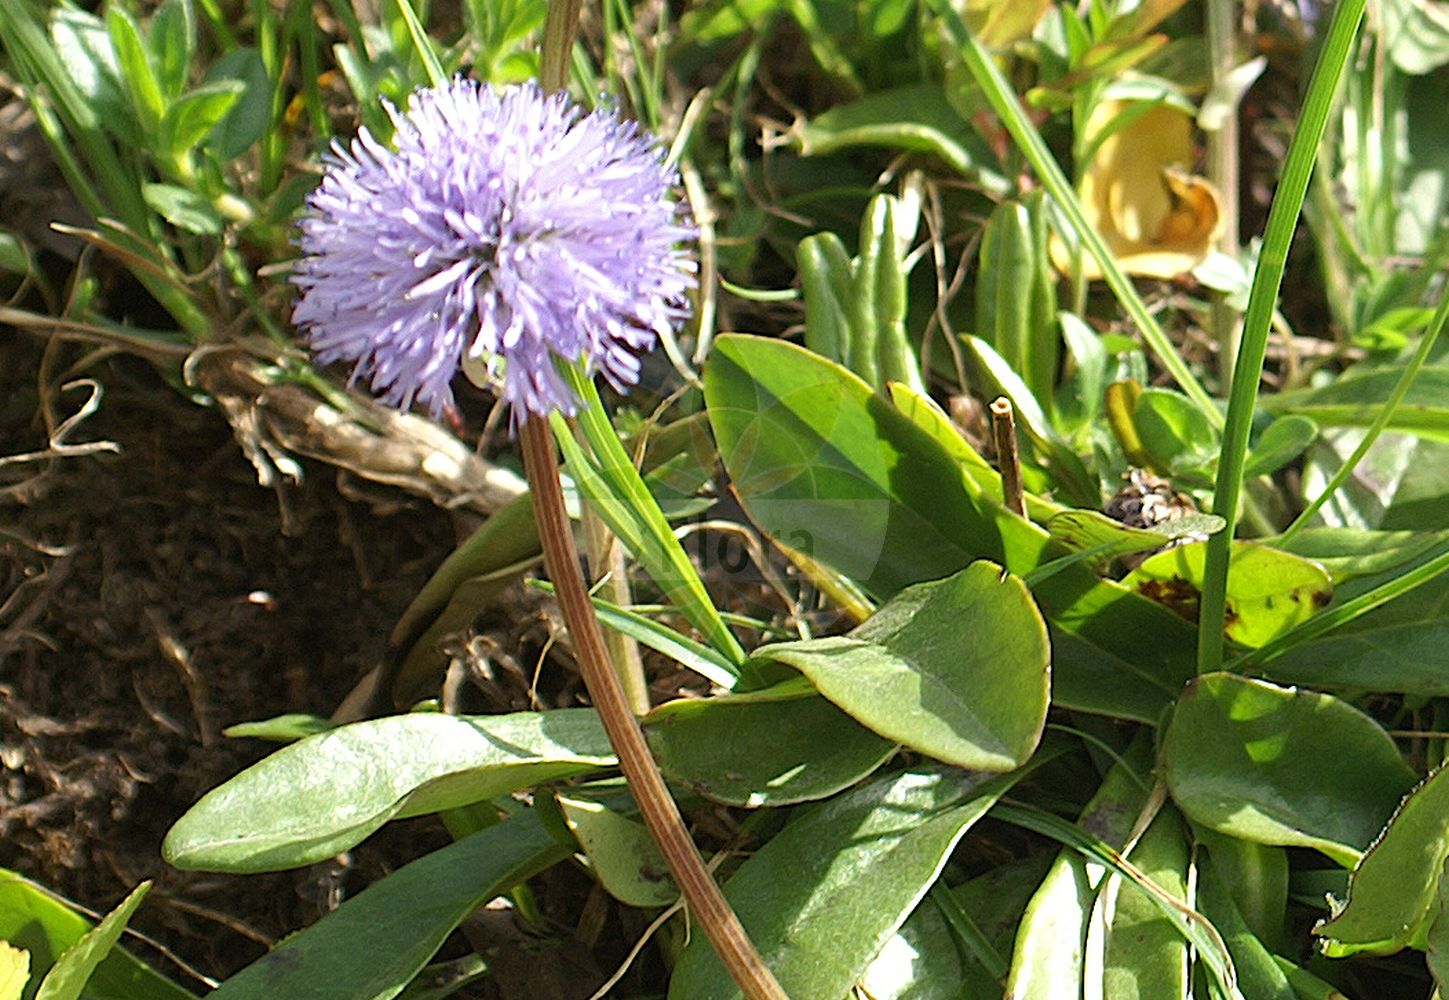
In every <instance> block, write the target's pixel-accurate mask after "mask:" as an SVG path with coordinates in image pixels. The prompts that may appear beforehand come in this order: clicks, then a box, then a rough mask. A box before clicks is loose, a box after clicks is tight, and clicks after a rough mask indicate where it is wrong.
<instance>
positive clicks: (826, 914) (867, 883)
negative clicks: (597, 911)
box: [669, 768, 1018, 1000]
mask: <svg viewBox="0 0 1449 1000" xmlns="http://www.w3.org/2000/svg"><path fill="white" fill-rule="evenodd" d="M1017 777H1018V776H1017V775H1003V776H1001V777H999V778H997V779H995V780H992V781H987V780H985V776H984V775H979V774H971V773H968V772H963V771H959V770H954V769H949V768H947V769H921V770H911V771H905V772H902V773H900V774H894V775H891V776H889V777H886V778H881V779H879V780H877V781H873V782H871V783H870V784H868V785H866V786H864V787H863V788H859V789H856V790H855V791H852V792H847V793H846V794H844V795H841V796H838V797H836V798H834V799H831V800H830V801H828V802H824V803H822V804H820V805H818V806H815V807H813V808H811V809H810V810H809V811H808V812H805V813H803V814H801V815H800V816H798V817H797V818H796V819H795V820H794V821H793V822H792V823H791V824H790V825H789V826H787V827H786V828H785V829H784V831H783V832H781V833H779V834H777V835H776V836H775V837H774V838H773V839H771V840H770V841H769V842H768V843H767V844H765V845H764V846H763V847H761V848H760V849H759V850H758V851H757V852H756V853H755V854H754V856H753V857H751V858H750V859H749V860H748V861H746V862H745V863H744V864H743V865H741V866H740V870H739V871H738V872H736V873H735V874H734V876H733V877H731V878H730V880H729V881H728V882H727V883H725V887H724V892H725V896H726V898H728V899H729V901H730V903H731V904H732V905H733V907H734V909H735V912H736V913H738V914H739V916H740V920H741V922H742V923H743V924H744V926H745V929H746V931H748V932H749V934H750V937H751V938H752V939H753V941H754V942H755V945H756V946H757V947H758V948H759V950H760V954H761V956H762V957H763V958H764V960H765V964H766V965H768V966H769V967H770V968H771V970H772V971H773V972H774V973H775V976H776V977H777V978H778V979H779V981H780V985H781V986H782V987H784V989H785V991H786V993H788V994H789V995H790V996H791V997H792V998H793V1000H839V998H840V997H842V996H844V995H845V994H846V993H847V992H849V990H850V988H851V987H852V986H853V985H854V984H855V983H856V981H857V980H859V979H860V977H861V975H863V974H864V972H865V970H866V968H867V967H868V966H869V964H870V962H871V960H872V959H873V958H874V957H875V956H876V955H877V954H879V953H880V949H881V947H882V946H883V945H884V944H885V942H886V941H887V940H889V939H890V937H891V936H892V935H893V934H894V933H895V932H896V930H897V929H899V928H900V926H901V924H902V923H904V922H905V919H906V917H907V916H908V915H909V914H910V912H911V911H912V910H913V909H914V908H915V906H916V904H917V903H918V902H919V901H920V899H921V897H922V896H923V895H925V893H926V890H927V889H929V888H930V886H931V883H932V882H934V881H935V880H936V877H937V876H938V875H939V874H940V871H941V868H942V866H943V865H944V864H945V863H946V859H947V858H948V857H949V856H950V853H951V850H952V848H954V847H955V846H956V843H957V841H959V840H960V839H961V837H962V836H963V835H964V834H965V833H966V830H967V829H968V828H970V826H971V825H972V824H973V823H975V822H976V821H977V820H978V819H980V818H981V817H982V816H983V815H984V814H985V813H986V811H987V810H988V809H989V808H990V807H991V805H992V803H994V802H995V801H996V799H997V797H998V796H1000V795H1001V794H1002V793H1003V792H1005V791H1006V789H1007V788H1009V787H1010V785H1011V783H1012V782H1013V781H1014V780H1015V779H1016V778H1017ZM669 995H670V996H671V997H674V998H680V1000H706V998H708V1000H725V998H732V997H737V996H739V991H738V989H737V988H736V987H735V985H734V983H733V981H731V979H730V978H729V975H728V973H726V972H725V970H724V967H723V966H722V965H721V964H720V962H719V958H718V957H717V956H716V955H715V952H714V949H713V948H712V947H710V944H709V942H708V941H706V940H705V939H704V937H703V936H702V935H696V936H695V938H694V939H693V940H692V941H691V942H690V944H689V946H688V947H686V948H685V949H684V951H683V953H682V954H681V955H680V956H679V963H678V964H677V965H676V966H675V969H674V977H673V979H672V980H671V981H670V984H669Z"/></svg>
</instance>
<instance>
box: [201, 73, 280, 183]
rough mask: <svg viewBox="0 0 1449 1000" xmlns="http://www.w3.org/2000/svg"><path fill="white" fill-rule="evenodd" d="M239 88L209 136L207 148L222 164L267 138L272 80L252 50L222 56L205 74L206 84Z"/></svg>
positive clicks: (270, 111)
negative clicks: (229, 107) (240, 86)
mask: <svg viewBox="0 0 1449 1000" xmlns="http://www.w3.org/2000/svg"><path fill="white" fill-rule="evenodd" d="M224 81H231V82H233V83H240V84H241V85H242V94H241V98H240V99H239V100H238V101H237V102H236V104H234V105H233V106H232V109H231V110H230V111H229V112H227V114H226V117H224V118H223V119H222V120H221V124H220V125H218V126H217V127H216V129H215V130H214V131H212V133H211V139H210V142H211V146H212V148H213V149H215V150H216V155H217V156H218V157H220V158H221V160H222V161H223V162H226V161H229V160H234V159H236V158H237V157H238V156H241V155H242V154H243V153H245V152H246V151H247V150H248V149H251V148H252V144H253V143H255V142H256V141H257V140H258V139H260V138H262V136H264V135H266V134H267V131H268V130H269V129H270V128H271V124H272V80H271V77H269V76H268V75H267V67H266V65H265V64H264V63H263V62H262V57H261V54H260V53H259V52H257V50H256V49H252V48H242V49H236V50H234V51H232V52H228V53H226V54H225V55H224V56H222V57H221V58H220V59H218V60H217V61H216V62H215V63H213V64H212V66H211V69H209V70H207V72H206V82H207V83H220V82H224Z"/></svg>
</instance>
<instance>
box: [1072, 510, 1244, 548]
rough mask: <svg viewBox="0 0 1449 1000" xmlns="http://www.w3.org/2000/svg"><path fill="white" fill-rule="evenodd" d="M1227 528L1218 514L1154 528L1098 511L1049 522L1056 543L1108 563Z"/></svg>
mask: <svg viewBox="0 0 1449 1000" xmlns="http://www.w3.org/2000/svg"><path fill="white" fill-rule="evenodd" d="M1223 527H1224V522H1223V519H1222V518H1220V517H1218V516H1217V515H1216V514H1186V515H1184V516H1182V517H1174V518H1172V519H1170V520H1167V521H1162V522H1160V523H1158V524H1157V525H1155V526H1154V527H1152V528H1133V527H1129V526H1127V525H1125V524H1123V523H1122V522H1121V521H1116V520H1113V519H1112V518H1110V517H1108V516H1107V515H1106V514H1103V513H1102V512H1101V511H1096V510H1068V511H1063V512H1062V513H1060V514H1057V515H1056V516H1054V517H1053V518H1052V519H1051V520H1050V521H1048V522H1047V530H1048V531H1050V532H1051V536H1052V538H1053V539H1055V540H1056V541H1058V542H1061V543H1062V544H1063V545H1065V546H1066V547H1067V548H1069V549H1071V550H1073V551H1075V552H1093V553H1095V554H1096V556H1097V557H1098V558H1099V559H1104V560H1105V559H1110V558H1112V557H1114V556H1123V555H1128V554H1130V553H1133V552H1146V551H1148V550H1149V549H1160V548H1163V547H1164V546H1167V545H1170V544H1172V543H1173V542H1175V541H1178V540H1180V539H1183V538H1192V537H1194V536H1202V535H1212V534H1216V533H1217V532H1219V531H1222V530H1223Z"/></svg>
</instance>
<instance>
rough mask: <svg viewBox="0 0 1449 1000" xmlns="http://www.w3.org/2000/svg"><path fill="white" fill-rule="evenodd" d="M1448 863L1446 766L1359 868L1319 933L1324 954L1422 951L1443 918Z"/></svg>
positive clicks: (1397, 817) (1413, 799)
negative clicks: (1441, 899) (1441, 904)
mask: <svg viewBox="0 0 1449 1000" xmlns="http://www.w3.org/2000/svg"><path fill="white" fill-rule="evenodd" d="M1445 859H1449V770H1446V769H1445V768H1443V767H1441V768H1440V769H1439V770H1437V771H1435V772H1434V773H1433V774H1432V775H1430V776H1429V777H1428V779H1426V780H1425V781H1424V782H1423V783H1422V784H1420V785H1419V787H1418V788H1416V789H1414V791H1413V793H1412V794H1410V795H1409V797H1408V798H1406V799H1405V800H1404V802H1403V805H1401V806H1400V807H1399V811H1398V812H1397V813H1396V814H1395V815H1394V818H1393V820H1392V821H1390V823H1389V826H1388V829H1387V830H1385V831H1384V833H1383V835H1382V836H1381V837H1379V839H1378V840H1376V841H1375V842H1374V844H1373V846H1372V847H1370V848H1369V849H1368V852H1367V853H1366V854H1364V856H1363V858H1362V859H1361V860H1360V861H1359V863H1358V865H1357V867H1355V868H1354V870H1353V875H1352V876H1350V878H1349V881H1348V901H1347V902H1346V903H1340V904H1339V905H1337V906H1335V907H1334V909H1333V915H1332V917H1330V918H1329V919H1328V920H1325V921H1320V922H1319V924H1318V926H1316V927H1314V928H1313V933H1314V934H1315V935H1317V936H1318V937H1321V938H1323V939H1324V940H1323V950H1324V952H1325V953H1326V954H1328V955H1331V956H1333V957H1335V958H1343V957H1345V956H1348V955H1354V954H1357V953H1359V952H1371V953H1373V954H1375V955H1390V954H1393V953H1394V952H1396V951H1398V950H1400V949H1401V948H1410V947H1412V948H1420V949H1422V948H1424V947H1425V946H1426V945H1427V943H1428V933H1429V928H1430V925H1431V924H1432V923H1434V922H1435V921H1439V920H1442V919H1443V918H1442V916H1441V911H1440V909H1439V905H1438V903H1439V900H1438V892H1439V884H1440V882H1441V880H1442V879H1443V871H1444V862H1445ZM1442 933H1443V929H1442V928H1441V930H1440V934H1442Z"/></svg>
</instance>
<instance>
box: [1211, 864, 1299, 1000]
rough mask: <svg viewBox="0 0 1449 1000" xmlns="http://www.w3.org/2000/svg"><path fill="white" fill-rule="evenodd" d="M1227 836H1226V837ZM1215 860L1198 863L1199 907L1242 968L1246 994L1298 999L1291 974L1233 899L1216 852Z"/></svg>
mask: <svg viewBox="0 0 1449 1000" xmlns="http://www.w3.org/2000/svg"><path fill="white" fill-rule="evenodd" d="M1224 839H1226V838H1224ZM1210 856H1211V861H1210V862H1209V863H1200V864H1199V866H1198V906H1199V907H1200V908H1201V910H1202V914H1203V916H1205V917H1207V918H1208V919H1209V920H1211V921H1212V923H1213V926H1214V927H1216V928H1217V929H1218V932H1219V933H1220V934H1222V936H1223V941H1224V942H1226V944H1227V946H1228V952H1229V954H1231V955H1232V956H1233V967H1234V968H1236V969H1237V970H1238V982H1239V983H1240V984H1241V985H1242V988H1243V995H1244V996H1247V997H1252V998H1253V1000H1297V998H1298V994H1297V993H1295V992H1294V990H1293V987H1292V986H1291V985H1290V984H1289V982H1288V977H1287V975H1285V974H1284V972H1283V970H1282V969H1281V968H1280V967H1279V965H1278V963H1277V962H1276V961H1275V960H1274V958H1273V953H1272V952H1271V951H1270V950H1269V949H1268V947H1267V946H1266V945H1265V944H1264V943H1263V941H1262V940H1260V939H1259V938H1258V937H1256V936H1254V934H1253V931H1252V930H1250V929H1249V927H1248V924H1247V922H1246V921H1245V920H1244V918H1243V915H1242V913H1240V912H1239V910H1238V907H1237V906H1236V905H1235V904H1234V902H1233V897H1232V896H1231V895H1230V894H1229V892H1228V889H1227V887H1226V886H1225V885H1224V881H1223V879H1222V877H1221V876H1220V875H1219V874H1218V871H1217V868H1218V866H1217V858H1218V854H1217V852H1216V851H1211V852H1210Z"/></svg>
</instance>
